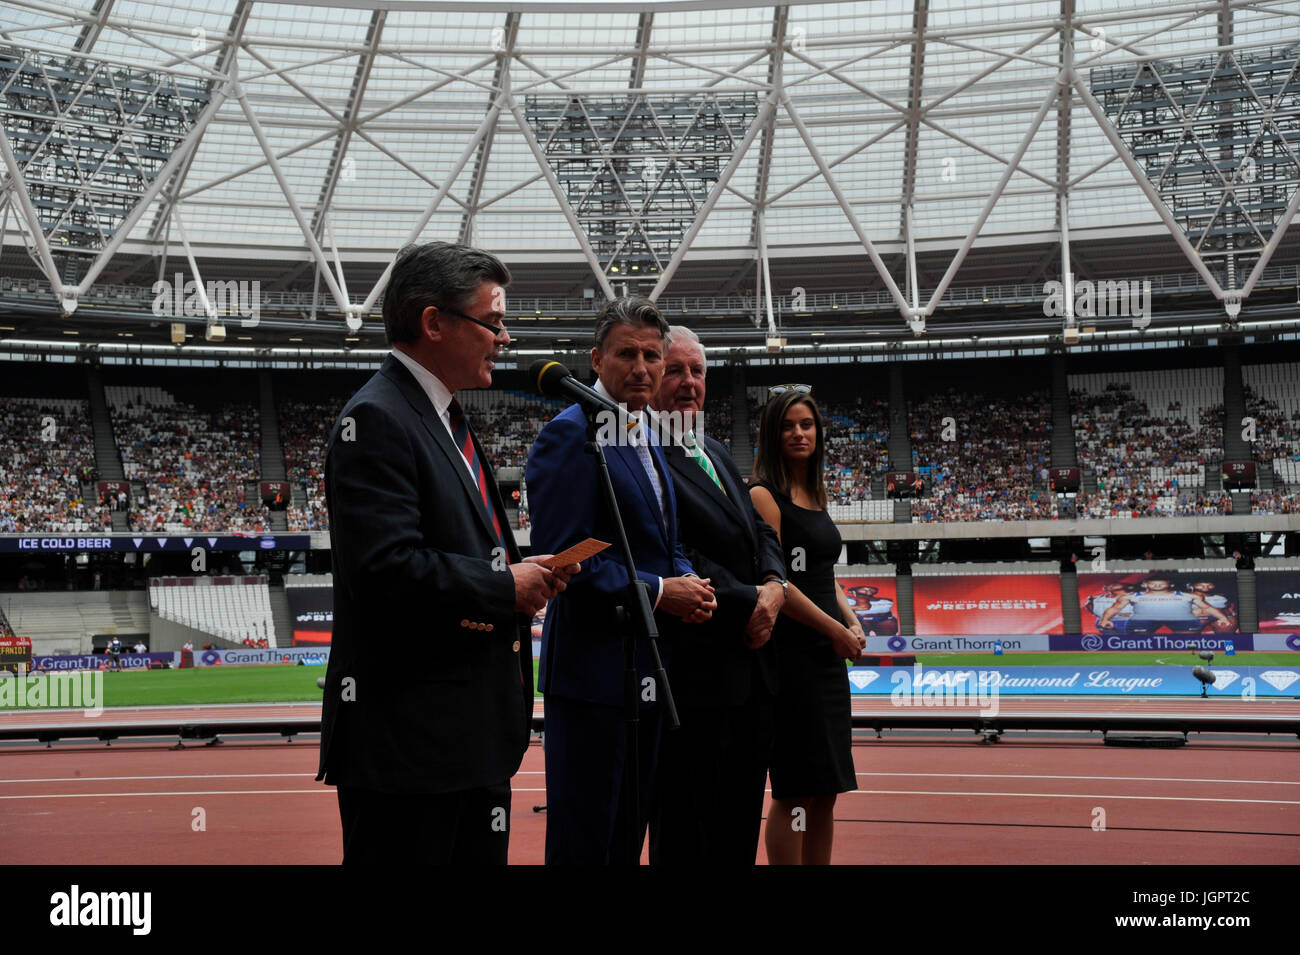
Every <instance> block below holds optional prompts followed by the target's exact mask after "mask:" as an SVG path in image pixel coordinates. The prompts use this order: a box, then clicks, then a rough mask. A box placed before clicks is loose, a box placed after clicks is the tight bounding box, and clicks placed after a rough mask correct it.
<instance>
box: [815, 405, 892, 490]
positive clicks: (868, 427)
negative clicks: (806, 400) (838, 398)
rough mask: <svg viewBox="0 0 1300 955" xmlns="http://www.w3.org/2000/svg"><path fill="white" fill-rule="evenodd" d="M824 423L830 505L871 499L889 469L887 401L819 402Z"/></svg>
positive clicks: (827, 487)
mask: <svg viewBox="0 0 1300 955" xmlns="http://www.w3.org/2000/svg"><path fill="white" fill-rule="evenodd" d="M819 408H820V409H821V412H822V418H823V420H824V421H825V423H826V495H827V497H828V498H829V499H830V503H831V504H852V503H853V502H854V501H869V500H871V498H872V481H873V479H874V478H875V477H876V476H877V475H882V474H884V473H885V472H886V471H888V470H889V404H888V402H885V401H881V400H880V399H871V400H866V399H863V398H859V399H858V400H857V401H855V402H834V401H828V402H825V403H823V404H820V405H819Z"/></svg>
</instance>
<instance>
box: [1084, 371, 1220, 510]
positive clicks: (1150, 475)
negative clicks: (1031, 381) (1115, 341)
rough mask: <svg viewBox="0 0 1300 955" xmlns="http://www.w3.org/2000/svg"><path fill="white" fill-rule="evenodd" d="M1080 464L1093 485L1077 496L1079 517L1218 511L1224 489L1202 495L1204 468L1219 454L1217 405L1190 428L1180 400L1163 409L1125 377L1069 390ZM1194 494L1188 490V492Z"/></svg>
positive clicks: (1205, 408)
mask: <svg viewBox="0 0 1300 955" xmlns="http://www.w3.org/2000/svg"><path fill="white" fill-rule="evenodd" d="M1070 403H1071V408H1072V411H1073V415H1074V432H1075V438H1076V441H1077V443H1078V449H1079V465H1080V467H1081V469H1083V470H1084V471H1090V472H1092V474H1093V475H1094V477H1095V480H1096V483H1097V490H1096V491H1095V492H1092V491H1089V492H1087V493H1085V494H1083V495H1082V496H1081V507H1080V516H1082V517H1124V516H1130V517H1155V516H1186V515H1192V514H1222V513H1223V501H1224V496H1223V495H1216V494H1206V493H1204V491H1203V489H1204V487H1205V476H1206V473H1207V472H1209V471H1211V470H1212V469H1214V468H1217V467H1218V466H1219V464H1220V462H1221V461H1222V458H1223V453H1222V450H1221V449H1222V447H1223V405H1222V404H1221V403H1220V404H1213V405H1206V406H1203V407H1201V409H1200V412H1199V415H1198V416H1197V417H1198V418H1199V420H1197V421H1196V427H1193V426H1192V424H1191V423H1189V421H1188V420H1187V413H1185V412H1184V410H1183V407H1182V402H1181V401H1170V402H1168V403H1167V405H1166V407H1165V409H1164V412H1163V413H1162V414H1160V413H1156V412H1155V411H1153V410H1152V409H1151V408H1149V407H1148V406H1147V403H1146V401H1145V400H1143V398H1142V397H1140V396H1139V395H1137V394H1135V393H1134V391H1133V387H1132V384H1131V383H1129V382H1111V383H1110V384H1108V385H1107V386H1106V387H1105V389H1104V390H1102V391H1101V392H1098V393H1095V394H1090V393H1088V392H1085V391H1083V390H1080V389H1073V390H1071V392H1070ZM1193 495H1194V496H1193Z"/></svg>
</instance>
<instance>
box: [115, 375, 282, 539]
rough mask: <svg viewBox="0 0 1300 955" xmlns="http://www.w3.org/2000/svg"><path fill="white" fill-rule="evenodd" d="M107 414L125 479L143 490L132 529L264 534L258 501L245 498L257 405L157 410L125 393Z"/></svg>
mask: <svg viewBox="0 0 1300 955" xmlns="http://www.w3.org/2000/svg"><path fill="white" fill-rule="evenodd" d="M111 410H112V418H113V431H114V434H115V436H116V438H117V446H118V450H119V451H120V452H121V455H122V467H123V469H124V470H125V473H126V477H127V479H128V480H130V481H134V482H138V483H139V485H140V486H141V487H142V493H141V494H139V495H137V497H136V499H135V500H134V501H133V502H132V504H133V507H132V510H131V527H132V529H133V530H138V531H165V532H182V531H223V530H230V531H264V530H266V528H267V526H268V521H267V519H266V516H265V512H264V511H263V509H262V507H261V505H260V503H258V502H256V501H252V502H250V501H249V500H247V495H246V493H245V484H246V482H249V481H256V480H258V478H259V475H260V471H261V456H260V453H261V437H260V427H259V416H258V413H257V409H256V407H254V406H253V405H251V404H248V403H235V404H230V405H225V406H222V407H214V408H205V409H200V408H197V407H195V406H193V405H189V404H186V403H183V402H170V403H165V404H159V405H158V406H155V405H153V404H152V403H150V402H149V401H147V400H145V398H144V397H143V395H141V394H136V395H129V394H128V396H127V397H126V398H125V399H124V400H123V401H121V402H120V403H119V402H115V403H113V404H112V405H111Z"/></svg>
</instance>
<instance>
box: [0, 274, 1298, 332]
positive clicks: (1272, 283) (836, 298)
mask: <svg viewBox="0 0 1300 955" xmlns="http://www.w3.org/2000/svg"><path fill="white" fill-rule="evenodd" d="M1139 281H1149V282H1150V283H1151V291H1152V294H1153V295H1177V294H1187V293H1197V292H1205V293H1208V292H1209V287H1208V286H1207V285H1206V284H1205V282H1204V280H1203V279H1201V277H1200V276H1199V275H1197V274H1195V273H1191V272H1188V273H1173V274H1159V275H1152V276H1147V277H1145V278H1139ZM1256 284H1257V286H1261V287H1284V286H1290V285H1296V284H1300V266H1298V265H1274V266H1269V267H1267V268H1265V269H1264V271H1263V274H1262V275H1261V276H1260V280H1259V282H1258V283H1256ZM156 297H157V296H156V295H155V294H154V292H153V290H152V288H151V286H147V285H104V284H99V285H95V286H93V287H92V288H91V289H90V291H89V292H88V293H87V294H86V295H85V296H83V297H82V299H81V304H82V306H83V307H85V306H97V307H99V308H108V309H114V308H117V309H123V310H127V311H132V312H137V311H141V310H143V311H148V310H149V309H150V308H151V307H152V305H153V302H154V300H155V298H156ZM350 298H351V300H352V302H353V304H356V305H361V304H363V303H364V301H365V296H364V295H363V294H360V293H358V294H353V295H350ZM0 301H3V302H6V303H12V304H24V305H34V306H54V305H56V304H57V302H56V298H55V296H54V294H53V293H52V292H51V291H50V286H49V283H48V282H46V281H45V280H43V279H36V278H0ZM1042 301H1043V283H1042V282H1037V283H1029V284H1013V285H971V286H953V287H951V288H949V289H948V290H947V292H945V293H944V299H943V304H944V305H945V306H962V305H990V304H993V305H997V304H1001V305H1012V304H1030V303H1035V304H1036V303H1041V302H1042ZM658 302H659V306H660V307H661V308H663V309H664V310H665V311H666V312H670V313H672V314H684V315H734V316H739V317H744V318H746V319H748V317H749V316H751V315H753V313H754V309H755V301H754V297H753V296H751V295H685V296H664V297H662V298H660V299H659V300H658ZM603 304H604V302H603V300H602V299H599V298H584V297H578V298H567V297H563V298H562V297H558V296H512V297H511V299H510V308H511V311H512V312H515V313H518V314H522V315H527V314H529V313H531V314H533V315H539V316H547V317H558V316H565V317H577V318H582V317H587V318H594V317H595V315H596V312H598V311H599V310H600V308H601V306H602V305H603ZM772 305H773V308H775V309H776V311H777V313H778V314H781V315H786V316H793V315H806V314H808V313H812V312H826V311H834V310H838V309H847V310H854V311H869V312H870V311H881V312H894V311H897V309H898V305H897V303H896V302H895V301H894V300H893V298H892V297H891V296H890V293H889V292H887V291H883V290H882V291H865V290H864V291H844V292H808V293H807V294H806V295H805V296H803V297H802V299H801V301H800V302H799V306H800V307H799V308H798V309H796V308H794V307H793V301H788V300H787V299H786V297H785V296H781V297H779V298H775V299H773V302H772ZM261 308H262V310H263V311H267V312H273V313H274V312H302V313H304V314H306V313H311V312H313V311H315V308H316V301H315V299H314V297H313V295H312V293H310V292H295V291H283V290H271V289H268V290H265V291H263V292H262V293H261ZM378 315H379V312H378V309H377V308H376V309H375V310H374V311H373V312H372V316H373V317H375V318H377V317H378Z"/></svg>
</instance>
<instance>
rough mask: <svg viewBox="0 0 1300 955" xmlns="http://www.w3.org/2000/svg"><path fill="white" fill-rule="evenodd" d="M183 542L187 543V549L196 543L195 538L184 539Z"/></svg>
mask: <svg viewBox="0 0 1300 955" xmlns="http://www.w3.org/2000/svg"><path fill="white" fill-rule="evenodd" d="M183 540H184V541H185V546H186V547H189V546H190V545H191V544H193V543H194V538H193V537H186V538H183Z"/></svg>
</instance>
